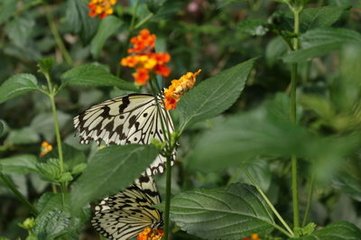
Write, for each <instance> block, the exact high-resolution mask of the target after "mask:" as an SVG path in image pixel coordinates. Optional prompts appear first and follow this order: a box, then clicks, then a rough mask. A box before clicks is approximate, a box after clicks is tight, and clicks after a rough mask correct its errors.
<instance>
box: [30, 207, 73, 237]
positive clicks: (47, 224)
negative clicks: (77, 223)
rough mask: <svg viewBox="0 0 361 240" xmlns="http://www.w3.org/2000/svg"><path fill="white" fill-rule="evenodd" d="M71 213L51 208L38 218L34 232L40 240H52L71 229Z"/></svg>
mask: <svg viewBox="0 0 361 240" xmlns="http://www.w3.org/2000/svg"><path fill="white" fill-rule="evenodd" d="M71 226H72V222H71V215H70V213H68V212H65V211H63V210H60V209H51V210H50V211H48V212H46V213H43V214H41V215H40V216H38V217H37V218H36V225H35V229H34V232H35V234H36V235H37V237H38V239H39V240H52V239H55V238H56V237H59V236H61V235H63V234H65V233H67V232H68V231H69V228H70V227H71Z"/></svg>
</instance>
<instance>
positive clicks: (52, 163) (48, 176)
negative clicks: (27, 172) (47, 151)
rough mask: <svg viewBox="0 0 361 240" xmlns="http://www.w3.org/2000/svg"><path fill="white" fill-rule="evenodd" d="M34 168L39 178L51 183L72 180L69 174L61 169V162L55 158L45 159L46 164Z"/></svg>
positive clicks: (39, 164) (38, 164)
mask: <svg viewBox="0 0 361 240" xmlns="http://www.w3.org/2000/svg"><path fill="white" fill-rule="evenodd" d="M36 167H37V169H38V171H39V175H40V177H42V178H43V179H44V180H47V181H49V182H53V183H64V182H70V181H71V180H72V179H73V178H72V176H71V174H70V173H69V172H64V170H62V169H61V162H60V160H59V159H57V158H51V159H47V161H46V162H43V163H37V164H36Z"/></svg>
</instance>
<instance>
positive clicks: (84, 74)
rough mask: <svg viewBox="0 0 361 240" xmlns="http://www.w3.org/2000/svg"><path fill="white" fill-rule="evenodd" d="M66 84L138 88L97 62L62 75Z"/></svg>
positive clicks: (123, 88) (125, 88) (124, 88)
mask: <svg viewBox="0 0 361 240" xmlns="http://www.w3.org/2000/svg"><path fill="white" fill-rule="evenodd" d="M62 79H63V82H64V84H69V85H77V86H91V87H98V86H112V87H113V86H114V87H118V88H119V89H122V90H136V87H135V85H134V84H133V83H130V82H126V81H125V80H123V79H120V78H118V77H116V76H114V75H113V74H111V73H110V72H109V71H107V70H106V68H105V67H104V66H101V65H96V64H85V65H81V66H78V67H75V68H73V69H71V70H69V71H67V72H65V73H64V74H63V75H62Z"/></svg>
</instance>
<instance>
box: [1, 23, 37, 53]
mask: <svg viewBox="0 0 361 240" xmlns="http://www.w3.org/2000/svg"><path fill="white" fill-rule="evenodd" d="M34 26H35V21H34V19H32V18H23V17H16V18H14V19H13V20H11V21H10V22H8V23H7V24H6V26H5V32H6V33H7V35H8V36H9V39H10V40H11V42H12V43H13V44H14V45H16V46H18V47H25V45H26V43H27V42H28V40H29V39H30V35H31V33H32V31H33V29H34Z"/></svg>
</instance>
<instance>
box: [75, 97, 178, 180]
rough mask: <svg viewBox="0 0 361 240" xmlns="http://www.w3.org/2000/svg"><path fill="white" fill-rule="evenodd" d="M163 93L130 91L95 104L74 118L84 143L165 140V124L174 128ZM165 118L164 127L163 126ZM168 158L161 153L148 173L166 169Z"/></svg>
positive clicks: (148, 142) (138, 142)
mask: <svg viewBox="0 0 361 240" xmlns="http://www.w3.org/2000/svg"><path fill="white" fill-rule="evenodd" d="M161 96H162V95H158V96H157V98H158V104H159V105H158V104H157V100H156V97H154V96H152V95H148V94H129V95H126V96H123V97H116V98H113V99H110V100H106V101H104V102H102V103H100V104H97V105H94V106H92V107H90V108H89V109H87V110H85V111H84V112H82V113H81V114H79V115H78V116H76V117H75V118H74V127H75V128H76V129H77V130H78V132H79V135H80V142H81V143H85V144H87V143H89V142H90V141H96V142H97V143H98V144H100V143H101V142H102V141H103V142H104V143H105V144H107V145H108V144H117V145H125V144H132V143H135V144H150V143H151V141H152V139H157V140H160V141H165V140H166V139H168V136H167V135H166V134H165V133H164V132H163V127H165V128H166V129H169V131H170V132H173V131H174V126H173V122H172V119H171V117H170V115H169V112H168V111H166V110H165V109H164V105H163V101H162V97H161ZM162 122H163V127H162ZM165 161H166V159H165V158H164V157H163V156H161V155H159V156H158V157H157V158H156V159H155V161H154V162H153V163H152V164H151V166H150V167H149V168H148V169H147V170H146V174H147V175H154V174H156V173H162V172H163V171H164V167H165V166H164V165H165V164H164V163H165Z"/></svg>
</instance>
